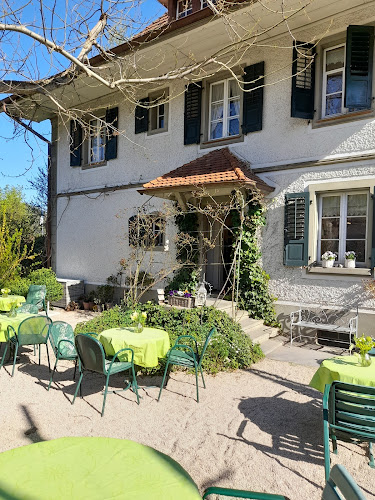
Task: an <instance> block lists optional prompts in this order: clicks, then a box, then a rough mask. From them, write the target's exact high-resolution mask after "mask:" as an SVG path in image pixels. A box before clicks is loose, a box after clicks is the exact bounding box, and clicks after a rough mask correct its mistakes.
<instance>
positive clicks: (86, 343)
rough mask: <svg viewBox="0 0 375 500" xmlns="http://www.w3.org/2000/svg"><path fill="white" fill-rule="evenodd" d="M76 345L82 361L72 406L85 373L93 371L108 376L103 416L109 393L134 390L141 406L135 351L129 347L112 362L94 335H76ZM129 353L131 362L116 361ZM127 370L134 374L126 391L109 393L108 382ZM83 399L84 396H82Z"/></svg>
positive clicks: (117, 354) (119, 352)
mask: <svg viewBox="0 0 375 500" xmlns="http://www.w3.org/2000/svg"><path fill="white" fill-rule="evenodd" d="M75 345H76V349H77V353H78V358H79V361H80V377H79V381H78V384H77V388H76V392H75V393H74V398H73V401H72V404H74V401H75V399H76V396H77V393H78V390H79V388H80V386H81V382H82V378H83V374H84V372H85V371H91V372H96V373H102V374H103V375H105V376H106V382H105V389H104V393H103V394H104V399H103V407H102V416H103V415H104V408H105V401H106V398H107V393H108V392H109V393H116V392H121V391H126V390H128V389H130V388H132V389H133V390H134V392H135V394H136V396H137V403H138V404H139V395H138V385H137V379H136V376H135V372H134V351H133V349H130V348H129V347H126V348H125V349H121V350H120V351H118V352H116V354H115V355H114V356H113V358H112V359H111V360H109V359H106V357H105V353H104V349H103V346H102V344H101V343H100V342H99V341H98V340H97V339H95V338H93V337H92V334H86V333H80V334H78V335H76V338H75ZM125 351H128V352H129V354H131V359H130V361H129V355H128V361H116V360H118V357H119V355H120V354H121V353H123V352H125ZM126 370H130V371H131V374H132V382H129V383H128V385H127V386H126V387H125V389H121V391H108V381H109V377H110V375H114V374H115V373H120V372H123V371H126ZM81 397H82V394H81Z"/></svg>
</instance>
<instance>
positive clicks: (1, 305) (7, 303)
mask: <svg viewBox="0 0 375 500" xmlns="http://www.w3.org/2000/svg"><path fill="white" fill-rule="evenodd" d="M24 302H26V299H25V297H22V295H8V296H7V297H5V296H4V295H0V311H10V309H11V307H12V304H14V303H16V307H18V306H20V305H21V304H23V303H24Z"/></svg>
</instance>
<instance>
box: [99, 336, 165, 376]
mask: <svg viewBox="0 0 375 500" xmlns="http://www.w3.org/2000/svg"><path fill="white" fill-rule="evenodd" d="M98 339H99V340H100V342H101V343H102V344H103V347H104V350H105V352H106V354H107V355H108V356H113V355H114V354H115V353H116V352H117V351H119V350H120V349H124V348H125V347H131V348H132V349H133V351H134V363H135V364H136V365H138V366H143V367H144V368H153V367H154V366H157V365H158V362H159V360H158V358H164V356H165V355H166V354H167V352H168V349H169V347H170V343H169V335H168V333H167V332H166V331H164V330H159V329H158V328H144V329H143V331H142V332H141V333H135V332H134V331H133V328H131V327H129V328H111V329H110V330H104V331H103V332H102V333H101V334H100V335H98ZM120 360H121V361H127V354H126V353H124V355H123V356H121V355H120Z"/></svg>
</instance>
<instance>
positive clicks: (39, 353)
mask: <svg viewBox="0 0 375 500" xmlns="http://www.w3.org/2000/svg"><path fill="white" fill-rule="evenodd" d="M38 349H39V366H40V351H41V348H40V346H39V348H38Z"/></svg>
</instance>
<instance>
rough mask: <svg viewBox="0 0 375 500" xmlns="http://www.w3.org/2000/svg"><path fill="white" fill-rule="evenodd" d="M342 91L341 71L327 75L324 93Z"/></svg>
mask: <svg viewBox="0 0 375 500" xmlns="http://www.w3.org/2000/svg"><path fill="white" fill-rule="evenodd" d="M341 91H342V73H337V74H336V75H328V76H327V90H326V94H334V93H336V92H341Z"/></svg>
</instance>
